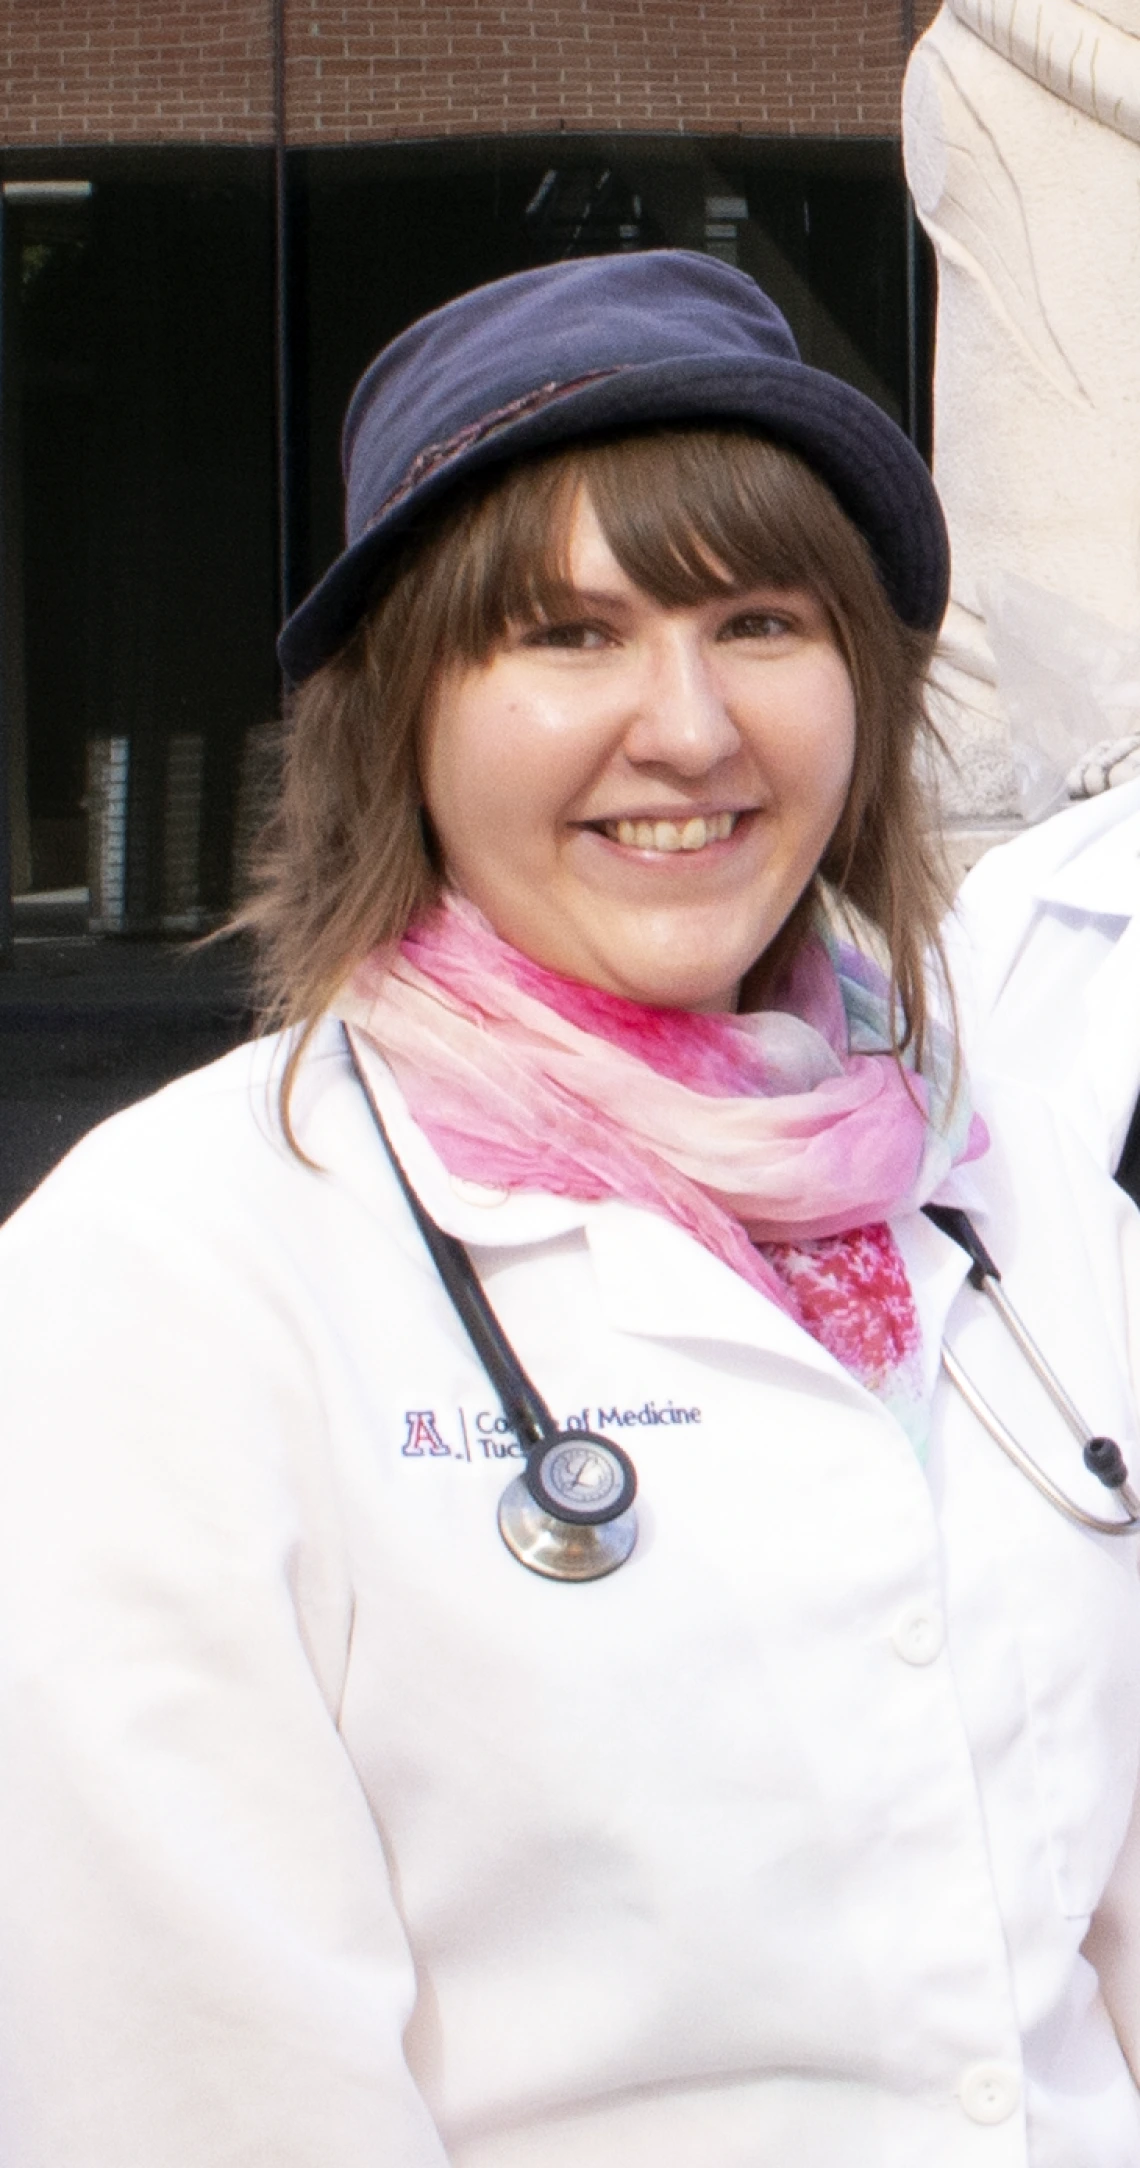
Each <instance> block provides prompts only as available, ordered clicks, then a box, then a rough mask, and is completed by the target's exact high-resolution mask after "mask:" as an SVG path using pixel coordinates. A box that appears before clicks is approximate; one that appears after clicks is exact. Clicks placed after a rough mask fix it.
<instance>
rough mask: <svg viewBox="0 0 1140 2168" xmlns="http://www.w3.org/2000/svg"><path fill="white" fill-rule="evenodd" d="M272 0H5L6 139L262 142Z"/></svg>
mask: <svg viewBox="0 0 1140 2168" xmlns="http://www.w3.org/2000/svg"><path fill="white" fill-rule="evenodd" d="M272 84H273V75H272V35H271V18H270V10H269V6H268V4H267V0H0V142H2V143H9V144H52V143H92V142H95V143H140V142H141V143H163V142H171V141H177V142H183V143H186V142H190V143H200V142H225V143H262V142H264V141H265V140H266V138H267V137H268V136H269V135H271V134H272V130H273V88H272Z"/></svg>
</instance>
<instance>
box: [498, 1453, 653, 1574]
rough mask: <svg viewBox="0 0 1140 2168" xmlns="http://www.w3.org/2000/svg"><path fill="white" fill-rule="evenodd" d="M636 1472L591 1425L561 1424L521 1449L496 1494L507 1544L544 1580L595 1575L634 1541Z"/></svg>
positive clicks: (619, 1562)
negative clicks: (521, 1461)
mask: <svg viewBox="0 0 1140 2168" xmlns="http://www.w3.org/2000/svg"><path fill="white" fill-rule="evenodd" d="M636 1490H637V1477H636V1475H635V1473H634V1468H633V1463H632V1461H631V1460H630V1459H629V1456H628V1454H626V1453H623V1451H622V1449H621V1447H620V1446H619V1445H615V1444H614V1443H613V1441H612V1439H609V1438H597V1437H595V1436H594V1435H593V1434H592V1433H591V1432H590V1431H584V1430H578V1431H573V1430H569V1431H561V1432H558V1433H556V1434H555V1435H553V1436H551V1437H547V1438H544V1439H543V1440H542V1442H541V1443H540V1444H538V1445H536V1446H534V1447H533V1448H532V1450H531V1452H530V1454H529V1456H528V1459H527V1466H526V1469H525V1471H524V1473H523V1474H522V1475H519V1476H516V1478H515V1481H514V1482H513V1483H511V1484H509V1485H508V1487H507V1489H506V1490H505V1491H504V1492H503V1495H502V1498H501V1499H500V1501H499V1530H500V1533H501V1535H502V1538H503V1542H504V1543H505V1544H506V1546H507V1549H508V1550H509V1551H510V1552H512V1554H513V1555H514V1557H515V1558H517V1559H518V1560H519V1563H520V1564H521V1565H523V1566H528V1567H529V1568H530V1571H531V1572H532V1573H541V1574H544V1575H545V1577H546V1579H547V1580H549V1581H600V1580H602V1579H603V1577H604V1576H605V1575H606V1574H607V1573H613V1572H615V1571H616V1569H617V1567H618V1566H624V1564H625V1561H626V1559H627V1558H628V1557H629V1555H630V1552H631V1551H632V1549H633V1547H634V1544H635V1543H636V1542H637V1515H636V1514H635V1512H634V1510H633V1500H634V1495H635V1493H636Z"/></svg>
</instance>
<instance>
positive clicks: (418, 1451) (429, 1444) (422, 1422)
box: [400, 1408, 451, 1460]
mask: <svg viewBox="0 0 1140 2168" xmlns="http://www.w3.org/2000/svg"><path fill="white" fill-rule="evenodd" d="M404 1421H405V1422H406V1423H407V1426H408V1434H407V1437H406V1438H405V1439H404V1442H403V1445H402V1446H401V1447H400V1451H401V1452H402V1453H407V1454H409V1455H410V1456H411V1457H412V1458H413V1459H416V1460H420V1459H422V1458H423V1455H424V1454H425V1453H435V1454H437V1455H438V1454H440V1453H448V1454H449V1453H450V1452H451V1447H450V1446H449V1445H448V1443H447V1441H446V1439H444V1438H441V1436H440V1433H439V1424H438V1423H437V1422H436V1419H435V1409H434V1408H405V1410H404Z"/></svg>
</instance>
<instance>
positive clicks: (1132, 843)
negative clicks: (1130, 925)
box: [1025, 782, 1140, 919]
mask: <svg viewBox="0 0 1140 2168" xmlns="http://www.w3.org/2000/svg"><path fill="white" fill-rule="evenodd" d="M1035 840H1039V843H1040V848H1041V853H1042V860H1041V862H1040V864H1039V867H1038V870H1037V873H1036V878H1035V879H1034V881H1033V884H1032V892H1033V896H1034V899H1035V901H1036V902H1038V903H1044V904H1052V905H1054V906H1060V907H1061V908H1062V909H1067V910H1072V911H1079V912H1081V913H1082V914H1084V913H1090V914H1092V915H1093V916H1095V917H1098V918H1123V919H1130V918H1133V917H1135V916H1136V915H1137V914H1138V913H1140V782H1135V783H1126V784H1122V785H1121V786H1120V787H1119V788H1118V789H1116V790H1112V791H1105V792H1104V794H1103V795H1102V796H1101V797H1099V798H1095V799H1092V800H1090V801H1089V802H1088V803H1087V804H1085V805H1082V806H1073V807H1072V808H1071V809H1070V810H1069V811H1068V812H1065V813H1061V814H1058V815H1057V816H1056V820H1055V821H1054V822H1050V821H1047V822H1046V823H1045V824H1044V826H1043V828H1042V829H1041V831H1040V834H1039V838H1035ZM1025 848H1026V849H1028V848H1029V846H1028V844H1027V845H1026V846H1025Z"/></svg>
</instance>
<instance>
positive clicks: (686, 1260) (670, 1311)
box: [586, 1202, 861, 1391]
mask: <svg viewBox="0 0 1140 2168" xmlns="http://www.w3.org/2000/svg"><path fill="white" fill-rule="evenodd" d="M586 1232H587V1238H588V1241H589V1245H590V1256H591V1260H592V1262H593V1266H594V1273H595V1278H596V1281H597V1286H598V1293H599V1298H600V1300H601V1303H602V1307H603V1309H604V1310H605V1313H606V1315H607V1317H608V1319H609V1321H610V1323H611V1324H612V1325H613V1326H614V1328H615V1330H617V1331H618V1332H626V1333H636V1334H639V1335H642V1336H644V1337H646V1338H650V1339H658V1340H670V1341H677V1340H710V1341H720V1342H722V1343H723V1342H726V1341H727V1342H730V1343H733V1344H735V1345H738V1346H742V1347H751V1348H756V1349H763V1350H764V1351H765V1352H767V1353H769V1354H772V1355H775V1356H778V1357H780V1358H782V1359H784V1360H787V1361H789V1362H793V1363H796V1364H797V1365H799V1366H800V1367H803V1368H806V1369H808V1370H811V1371H814V1372H817V1373H822V1374H825V1375H828V1376H832V1377H835V1378H838V1379H842V1380H843V1382H844V1384H845V1385H847V1386H851V1387H852V1388H853V1389H854V1390H857V1391H858V1390H861V1388H859V1387H855V1386H854V1385H853V1381H852V1379H851V1378H850V1377H849V1376H848V1373H847V1372H846V1371H845V1370H843V1369H842V1368H841V1366H840V1365H839V1364H838V1363H836V1362H835V1361H834V1360H833V1358H832V1357H831V1356H830V1355H829V1354H827V1352H826V1350H825V1349H823V1348H821V1347H820V1346H819V1345H818V1344H817V1342H816V1341H814V1340H813V1339H811V1337H810V1336H809V1335H808V1334H807V1333H805V1332H803V1331H802V1330H801V1328H800V1327H799V1326H798V1325H796V1324H795V1323H794V1322H793V1320H792V1319H791V1318H790V1317H789V1316H788V1315H787V1314H786V1312H785V1311H783V1310H781V1309H780V1308H779V1307H778V1305H777V1304H776V1303H774V1302H769V1301H768V1300H767V1298H766V1297H765V1296H764V1295H762V1294H760V1293H759V1291H758V1290H757V1289H756V1288H754V1287H750V1286H749V1285H748V1282H747V1281H746V1280H742V1279H741V1277H740V1275H739V1273H736V1272H733V1270H732V1269H731V1267H730V1266H729V1265H726V1264H724V1263H723V1262H722V1261H721V1259H720V1258H719V1257H714V1256H713V1255H712V1252H711V1251H709V1250H706V1249H704V1248H703V1247H702V1246H701V1245H700V1243H697V1242H694V1241H693V1239H692V1237H691V1236H689V1235H687V1234H686V1233H685V1232H684V1230H683V1229H682V1228H680V1227H677V1226H675V1225H674V1224H673V1222H672V1221H671V1220H667V1219H662V1218H658V1217H657V1216H656V1214H654V1213H650V1212H645V1211H642V1210H639V1209H638V1208H637V1207H635V1206H633V1205H625V1204H621V1203H616V1202H615V1203H609V1204H605V1205H599V1206H595V1207H594V1208H592V1210H591V1211H590V1214H589V1217H588V1219H587V1222H586Z"/></svg>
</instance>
